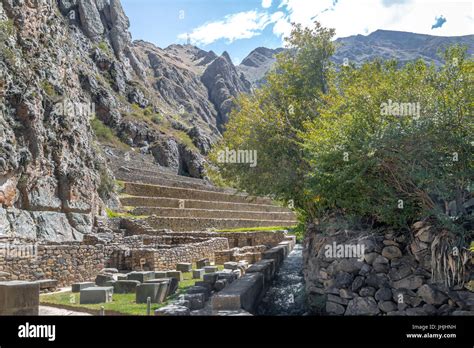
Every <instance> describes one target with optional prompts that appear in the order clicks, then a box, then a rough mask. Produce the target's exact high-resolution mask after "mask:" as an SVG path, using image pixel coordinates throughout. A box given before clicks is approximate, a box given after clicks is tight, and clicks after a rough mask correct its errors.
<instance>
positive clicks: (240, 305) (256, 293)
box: [212, 273, 264, 313]
mask: <svg viewBox="0 0 474 348" xmlns="http://www.w3.org/2000/svg"><path fill="white" fill-rule="evenodd" d="M263 284H264V277H263V275H262V274H261V273H251V274H246V275H244V276H243V277H242V278H240V279H238V280H236V281H234V282H233V283H232V284H230V285H229V286H227V287H226V288H225V289H224V290H222V291H221V292H219V293H218V294H216V295H214V296H213V297H212V309H213V310H214V311H220V310H226V311H227V310H240V309H244V310H246V311H247V312H250V313H252V312H253V311H254V309H255V307H256V304H257V303H258V301H259V299H260V297H261V295H262V293H263Z"/></svg>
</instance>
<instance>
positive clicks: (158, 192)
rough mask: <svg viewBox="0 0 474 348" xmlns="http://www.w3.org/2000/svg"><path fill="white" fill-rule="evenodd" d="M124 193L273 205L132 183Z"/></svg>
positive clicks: (242, 197) (235, 196)
mask: <svg viewBox="0 0 474 348" xmlns="http://www.w3.org/2000/svg"><path fill="white" fill-rule="evenodd" d="M125 193H126V194H129V195H132V196H146V197H164V198H179V199H194V200H204V201H218V202H232V203H254V204H272V203H273V202H272V200H271V199H269V198H263V197H250V196H245V195H241V194H231V193H222V192H213V191H204V190H194V189H186V188H177V187H169V186H159V185H148V184H137V183H132V182H125Z"/></svg>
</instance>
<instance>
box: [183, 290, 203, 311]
mask: <svg viewBox="0 0 474 348" xmlns="http://www.w3.org/2000/svg"><path fill="white" fill-rule="evenodd" d="M184 300H185V301H189V306H190V307H189V309H190V310H192V311H195V310H198V309H203V308H204V304H205V302H206V299H205V295H204V294H186V295H184Z"/></svg>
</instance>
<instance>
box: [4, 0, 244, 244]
mask: <svg viewBox="0 0 474 348" xmlns="http://www.w3.org/2000/svg"><path fill="white" fill-rule="evenodd" d="M129 25H130V23H129V20H128V18H127V16H126V15H125V13H124V11H123V8H122V6H121V4H120V1H119V0H98V1H92V0H85V1H77V0H58V1H57V2H56V1H53V2H49V1H48V2H45V1H41V2H31V1H28V2H24V1H10V0H0V26H1V32H0V52H1V54H0V236H9V237H21V238H25V239H31V240H46V241H54V242H65V241H76V240H79V241H80V240H82V239H83V237H84V235H86V234H89V233H91V232H92V230H93V226H94V222H95V220H96V216H98V215H101V214H105V204H104V202H110V201H116V200H113V199H112V200H111V197H112V198H113V195H114V193H113V192H112V186H113V185H112V184H113V178H112V176H111V172H110V170H109V169H108V168H107V164H106V161H105V160H104V156H103V155H102V153H101V152H102V150H101V148H102V147H101V146H100V144H99V143H98V140H100V139H98V138H97V137H96V136H95V135H94V133H95V132H96V131H97V130H98V131H99V132H104V131H107V132H110V133H111V134H112V136H113V137H114V139H115V143H117V142H118V143H120V142H122V143H123V144H122V145H123V146H125V147H127V146H128V147H129V149H130V150H134V151H137V152H141V153H146V154H153V156H154V158H155V160H156V162H158V163H159V164H161V165H163V166H168V167H169V168H171V169H172V170H173V171H175V173H177V174H181V175H189V176H194V177H203V176H205V171H204V164H205V159H204V155H205V154H207V153H208V152H209V150H210V148H211V145H212V144H213V143H214V142H216V141H217V140H218V139H219V138H220V137H221V133H220V131H219V129H218V126H221V125H222V124H223V122H224V121H225V120H226V117H227V113H228V111H229V109H230V103H231V101H230V99H231V98H232V97H234V96H236V95H237V94H238V93H240V92H243V91H248V90H249V88H247V87H246V84H248V82H246V81H245V79H243V78H242V79H240V76H239V75H238V73H237V71H236V68H235V67H234V65H233V64H232V62H231V61H230V58H229V57H228V56H227V55H224V56H223V57H217V56H216V55H215V54H214V53H213V52H206V51H203V50H200V49H198V48H196V47H193V46H189V45H187V46H180V45H173V46H170V47H168V48H166V49H159V48H157V47H155V46H153V45H151V44H148V43H145V42H136V43H132V42H131V36H130V33H129V32H128V28H129ZM222 59H224V60H225V62H224V61H222V62H220V63H219V62H217V63H215V64H214V62H215V61H216V60H219V61H220V60H222ZM211 65H212V67H211V68H210V69H208V68H209V67H210V66H211ZM205 72H206V77H207V79H205V80H206V81H209V86H210V88H209V89H208V87H206V85H205V84H204V83H203V82H202V80H201V77H202V76H203V74H204V73H205ZM211 81H214V82H218V85H219V86H222V89H218V88H215V86H214V85H212V84H211ZM210 95H212V96H214V97H215V100H211V99H210ZM214 101H215V102H216V104H214ZM215 105H216V106H218V109H216V106H215ZM94 117H95V118H96V120H94V121H93V122H92V121H91V120H92V119H93V118H94ZM222 120H224V121H222ZM98 126H99V128H97V127H98ZM100 127H102V128H100ZM107 129H108V130H107ZM109 140H110V136H109ZM102 141H104V140H102ZM107 141H108V140H105V142H107ZM111 183H112V184H111Z"/></svg>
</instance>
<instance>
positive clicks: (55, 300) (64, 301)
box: [40, 265, 224, 315]
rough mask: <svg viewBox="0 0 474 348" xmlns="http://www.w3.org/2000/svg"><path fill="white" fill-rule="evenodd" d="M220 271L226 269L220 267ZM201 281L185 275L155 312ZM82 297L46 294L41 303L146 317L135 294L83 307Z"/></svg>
mask: <svg viewBox="0 0 474 348" xmlns="http://www.w3.org/2000/svg"><path fill="white" fill-rule="evenodd" d="M218 268H219V270H223V269H224V267H223V266H222V265H221V266H218ZM200 280H202V278H201V279H193V275H192V273H191V272H189V273H183V280H182V281H180V282H179V286H178V290H177V291H176V293H175V294H174V295H172V296H170V297H169V298H167V299H166V301H165V302H163V303H160V304H152V305H151V309H152V315H153V311H154V310H156V309H159V308H161V307H164V306H166V305H168V304H170V303H171V302H172V301H174V300H176V299H177V298H178V297H179V296H180V295H182V294H184V293H186V291H187V289H188V288H190V287H192V286H194V284H195V283H196V282H197V281H200ZM79 299H80V295H79V294H78V293H72V292H61V293H56V294H46V295H41V296H40V302H41V304H43V305H51V306H53V307H54V306H56V307H60V308H67V309H70V310H77V311H87V312H88V313H91V314H99V312H100V310H101V307H102V306H103V307H104V310H105V312H106V314H112V315H113V314H121V315H146V307H147V305H146V304H137V303H135V294H113V296H112V302H110V303H103V304H91V305H81V304H80V303H79Z"/></svg>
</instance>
